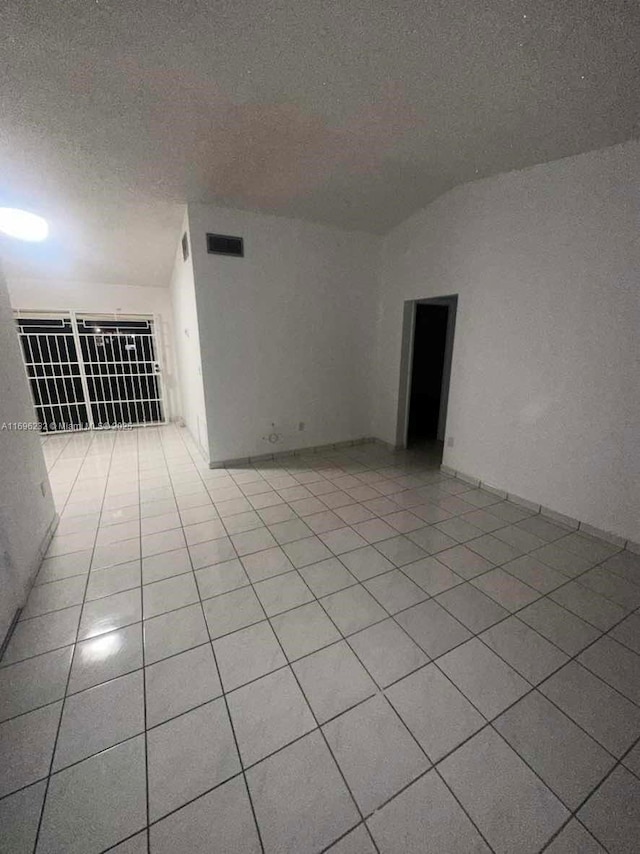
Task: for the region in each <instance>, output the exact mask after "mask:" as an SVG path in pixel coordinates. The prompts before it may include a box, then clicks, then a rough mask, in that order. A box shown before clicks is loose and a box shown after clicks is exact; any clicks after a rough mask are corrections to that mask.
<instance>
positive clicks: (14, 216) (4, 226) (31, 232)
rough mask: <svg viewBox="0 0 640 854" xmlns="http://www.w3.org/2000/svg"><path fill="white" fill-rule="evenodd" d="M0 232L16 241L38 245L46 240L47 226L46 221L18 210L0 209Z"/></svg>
mask: <svg viewBox="0 0 640 854" xmlns="http://www.w3.org/2000/svg"><path fill="white" fill-rule="evenodd" d="M0 231H1V232H4V234H8V235H9V237H16V238H17V239H18V240H28V241H30V242H32V243H40V242H41V241H42V240H46V239H47V236H48V234H49V226H48V225H47V221H46V219H43V218H42V217H41V216H38V215H37V214H34V213H29V211H22V210H20V209H19V208H0Z"/></svg>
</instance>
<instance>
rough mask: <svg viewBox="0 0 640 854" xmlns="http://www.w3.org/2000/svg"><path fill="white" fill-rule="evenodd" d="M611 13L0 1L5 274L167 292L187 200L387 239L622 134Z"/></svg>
mask: <svg viewBox="0 0 640 854" xmlns="http://www.w3.org/2000/svg"><path fill="white" fill-rule="evenodd" d="M639 45H640V7H639V5H638V4H637V3H635V2H627V0H618V2H608V0H535V2H534V0H528V2H523V0H426V1H425V0H421V2H418V0H404V2H399V0H395V1H394V2H389V0H385V2H383V0H375V2H372V1H371V0H370V2H363V0H340V2H335V0H279V2H272V1H271V0H233V2H214V0H181V2H178V0H138V2H136V3H129V2H125V0H119V2H116V0H30V2H25V0H4V3H3V5H2V10H1V11H0V63H1V67H0V98H1V101H2V107H1V109H2V113H1V122H0V204H6V203H13V204H16V205H21V206H24V207H30V208H31V209H34V210H36V211H38V212H42V213H44V214H45V215H46V216H48V217H49V219H50V222H51V226H52V231H53V233H52V238H51V240H50V241H49V243H48V244H47V245H46V246H45V245H43V246H41V247H37V248H34V247H33V246H31V247H22V248H18V247H17V246H15V245H12V246H9V245H8V244H5V246H4V247H3V248H4V254H5V256H6V257H5V266H6V268H7V272H8V274H9V276H20V275H24V276H42V275H46V276H62V277H65V278H73V279H87V280H91V281H101V282H124V283H130V284H144V285H162V286H164V285H166V284H167V283H168V278H169V275H170V271H171V266H172V262H173V256H174V252H175V248H176V245H177V240H178V237H179V229H180V222H181V217H182V205H183V204H184V203H185V202H187V201H200V202H212V203H217V204H224V205H231V206H234V207H244V208H251V209H256V210H263V211H268V212H273V213H279V214H285V215H290V216H299V217H303V218H307V219H311V220H315V221H318V222H325V223H331V224H334V225H338V226H343V227H347V228H358V229H364V230H368V231H375V232H384V231H386V230H387V229H389V228H390V227H392V226H393V225H395V224H396V223H398V222H400V221H401V220H403V219H404V218H405V217H407V216H408V215H409V214H411V213H412V212H413V211H414V210H416V209H417V208H420V207H423V206H424V205H425V204H427V203H428V202H429V201H431V200H432V199H433V198H435V197H436V196H438V195H440V194H441V193H442V192H444V191H446V190H447V189H449V188H451V187H452V186H454V185H456V184H460V183H463V182H465V181H470V180H474V179H476V178H478V177H484V176H487V175H491V174H494V173H496V172H504V171H507V170H510V169H517V168H521V167H523V166H527V165H531V164H534V163H540V162H543V161H548V160H554V159H557V158H559V157H563V156H567V155H571V154H575V153H578V152H582V151H586V150H590V149H594V148H600V147H603V146H606V145H611V144H614V143H617V142H621V141H623V140H626V139H629V138H631V137H633V136H636V135H638V131H639V128H640V125H639V104H640V100H639V97H638V93H639V92H640V64H639V63H638V47H639Z"/></svg>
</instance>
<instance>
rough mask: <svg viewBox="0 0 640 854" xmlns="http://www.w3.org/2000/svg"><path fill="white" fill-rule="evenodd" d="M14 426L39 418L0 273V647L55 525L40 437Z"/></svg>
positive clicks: (21, 603)
mask: <svg viewBox="0 0 640 854" xmlns="http://www.w3.org/2000/svg"><path fill="white" fill-rule="evenodd" d="M14 422H18V423H23V424H26V423H29V422H30V423H35V414H34V411H33V405H32V403H31V395H30V393H29V388H28V384H27V378H26V375H25V370H24V366H23V363H22V357H21V355H20V348H19V344H18V338H17V336H16V328H15V323H14V320H13V312H12V310H11V305H10V303H9V294H8V292H7V288H6V285H5V281H4V277H3V276H2V273H1V271H0V484H2V492H1V493H0V643H2V640H3V638H4V637H5V634H6V632H7V630H8V628H9V626H10V624H11V620H12V619H13V615H14V614H15V611H16V609H17V608H19V607H21V606H22V605H24V601H25V599H26V596H27V593H28V591H29V588H30V585H31V581H32V580H33V576H34V575H35V572H36V571H37V569H38V566H39V563H40V558H41V552H40V547H41V546H42V544H43V540H44V538H45V535H46V534H47V531H48V530H49V528H50V526H51V525H52V523H53V521H54V519H55V509H54V506H53V500H52V498H51V488H50V486H49V478H48V476H47V470H46V467H45V463H44V457H43V455H42V446H41V444H40V436H39V434H38V433H37V432H35V431H29V430H14V429H8V428H7V427H6V425H7V424H12V423H14ZM41 487H42V488H41ZM43 490H44V494H43Z"/></svg>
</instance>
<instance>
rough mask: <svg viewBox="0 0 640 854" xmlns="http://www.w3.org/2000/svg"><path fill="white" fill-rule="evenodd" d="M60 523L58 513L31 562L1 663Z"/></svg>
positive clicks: (1, 647)
mask: <svg viewBox="0 0 640 854" xmlns="http://www.w3.org/2000/svg"><path fill="white" fill-rule="evenodd" d="M59 522H60V517H59V516H58V514H57V513H55V514H54V516H53V519H52V520H51V522H50V524H49V527H48V528H47V530H46V531H45V533H44V536H43V537H42V539H41V540H40V544H39V545H38V550H37V552H36V554H35V557H34V559H33V561H32V562H31V567H30V569H29V574H28V576H27V582H26V584H25V593H24V598H23V603H22V606H21V607H20V608H16V611H15V614H14V615H13V619H12V620H11V623H10V625H9V628H8V629H7V631H6V633H5V636H4V638H3V639H2V642H1V643H0V661H1V660H2V656H3V655H4V651H5V649H6V648H7V646H8V645H9V641H10V640H11V635H12V634H13V632H14V630H15V627H16V626H17V624H18V620H19V619H20V614H21V613H22V608H24V606H25V605H26V602H27V599H28V598H29V593H31V588H32V587H33V584H34V582H35V580H36V576H37V575H38V572H39V570H40V567H41V566H42V561H43V560H44V556H45V555H46V553H47V549H48V548H49V544H50V543H51V540H52V538H53V535H54V534H55V532H56V528H57V527H58V523H59Z"/></svg>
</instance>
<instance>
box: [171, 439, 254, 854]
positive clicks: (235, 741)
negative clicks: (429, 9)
mask: <svg viewBox="0 0 640 854" xmlns="http://www.w3.org/2000/svg"><path fill="white" fill-rule="evenodd" d="M160 441H161V445H162V448H163V453H164V454H165V462H166V461H167V460H166V452H165V449H164V444H163V442H162V439H161V440H160ZM187 551H188V550H187ZM188 554H189V561H190V563H191V572H192V574H193V583H194V584H195V587H196V590H197V592H198V601H199V603H200V611H201V615H202V619H203V621H204V625H205V628H206V631H207V635H208V637H209V644H210V648H211V652H212V655H213V661H214V666H215V668H216V673H217V676H218V681H219V683H220V687H221V689H222V690H223V691H224V683H223V681H222V675H221V672H220V665H219V663H218V659H217V656H216V651H215V648H214V645H213V639H212V637H211V632H210V631H209V624H208V623H207V616H206V613H205V610H204V605H203V602H202V597H201V596H200V588H199V587H198V582H197V578H196V574H195V570H194V568H193V561H192V560H191V553H190V552H188ZM222 697H223V700H224V704H225V709H226V712H227V719H228V721H229V726H230V727H231V732H232V735H233V741H234V744H235V748H236V754H237V756H238V763H239V765H240V769H241V771H240V773H241V774H242V778H243V780H244V785H245V789H246V792H247V797H248V800H249V805H250V807H251V813H252V815H253V821H254V825H255V828H256V833H257V836H258V842H259V844H260V850H261V851H262V852H263V854H264V843H263V841H262V833H261V831H260V825H259V824H258V817H257V815H256V811H255V806H254V803H253V798H252V797H251V791H250V789H249V784H248V782H247V778H246V774H245V769H244V765H243V762H242V757H241V754H240V746H239V744H238V737H237V734H236V730H235V726H234V724H233V718H232V717H231V710H230V709H229V702H228V700H227V696H226V694H224V693H223V695H222ZM225 782H226V781H225ZM182 806H184V804H183V805H182Z"/></svg>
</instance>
